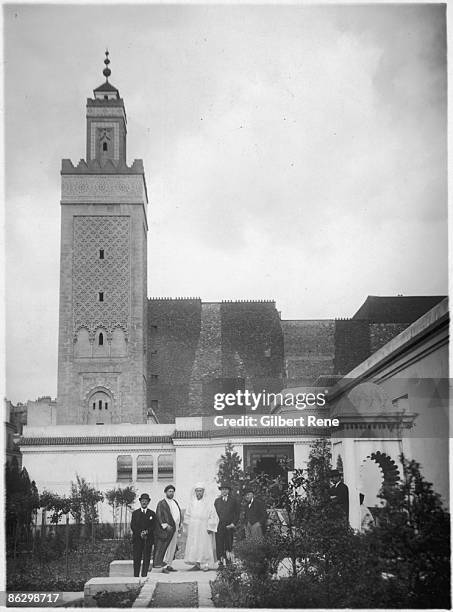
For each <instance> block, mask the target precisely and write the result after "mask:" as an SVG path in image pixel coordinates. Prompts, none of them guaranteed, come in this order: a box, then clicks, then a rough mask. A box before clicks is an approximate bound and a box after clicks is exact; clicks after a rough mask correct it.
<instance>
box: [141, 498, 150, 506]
mask: <svg viewBox="0 0 453 612" xmlns="http://www.w3.org/2000/svg"><path fill="white" fill-rule="evenodd" d="M148 504H149V499H146V498H143V499H141V500H140V506H141V507H142V508H147V507H148Z"/></svg>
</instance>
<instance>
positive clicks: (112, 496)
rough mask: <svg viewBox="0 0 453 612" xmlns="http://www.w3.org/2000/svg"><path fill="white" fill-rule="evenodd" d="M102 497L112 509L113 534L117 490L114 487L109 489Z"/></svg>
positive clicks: (116, 514) (116, 516)
mask: <svg viewBox="0 0 453 612" xmlns="http://www.w3.org/2000/svg"><path fill="white" fill-rule="evenodd" d="M104 497H105V499H106V500H107V503H108V504H109V506H111V508H112V518H113V530H114V532H115V525H116V522H117V519H118V489H117V488H116V487H114V488H113V489H109V490H108V491H106V492H105V494H104Z"/></svg>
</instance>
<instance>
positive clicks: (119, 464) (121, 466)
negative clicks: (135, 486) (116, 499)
mask: <svg viewBox="0 0 453 612" xmlns="http://www.w3.org/2000/svg"><path fill="white" fill-rule="evenodd" d="M116 479H117V480H118V481H121V482H132V457H131V455H118V457H117V458H116Z"/></svg>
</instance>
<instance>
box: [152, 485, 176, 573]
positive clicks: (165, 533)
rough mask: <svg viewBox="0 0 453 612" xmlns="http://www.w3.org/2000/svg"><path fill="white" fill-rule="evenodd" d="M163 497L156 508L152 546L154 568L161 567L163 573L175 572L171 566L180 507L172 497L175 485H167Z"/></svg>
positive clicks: (174, 551) (174, 552)
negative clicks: (154, 538) (154, 539)
mask: <svg viewBox="0 0 453 612" xmlns="http://www.w3.org/2000/svg"><path fill="white" fill-rule="evenodd" d="M164 493H165V497H164V499H161V500H160V502H159V503H158V504H157V508H156V516H157V521H156V531H155V537H156V544H155V546H154V560H153V567H154V568H157V569H159V568H163V569H162V573H163V574H169V573H170V572H176V571H178V570H175V569H174V568H173V567H172V565H171V564H172V562H173V559H174V558H175V554H176V543H177V540H178V533H179V527H180V524H181V509H180V507H179V504H178V502H177V501H176V500H175V499H174V495H175V487H174V486H173V485H171V484H170V485H167V486H166V487H165V489H164Z"/></svg>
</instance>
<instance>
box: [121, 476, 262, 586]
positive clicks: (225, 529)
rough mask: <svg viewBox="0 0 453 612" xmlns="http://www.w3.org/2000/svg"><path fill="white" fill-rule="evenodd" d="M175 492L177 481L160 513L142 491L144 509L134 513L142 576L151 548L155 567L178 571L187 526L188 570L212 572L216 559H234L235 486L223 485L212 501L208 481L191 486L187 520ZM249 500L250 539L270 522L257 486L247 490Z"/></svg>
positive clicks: (134, 540)
mask: <svg viewBox="0 0 453 612" xmlns="http://www.w3.org/2000/svg"><path fill="white" fill-rule="evenodd" d="M175 490H176V489H175V487H174V486H173V485H167V486H166V487H165V489H164V493H165V497H164V499H162V500H160V501H159V503H158V504H157V507H156V511H155V512H154V511H153V510H150V509H149V508H148V506H149V503H150V501H151V500H150V497H149V495H148V494H147V493H142V495H140V498H139V501H140V506H141V507H140V508H138V509H137V510H135V511H134V512H133V513H132V520H131V531H132V545H133V560H134V576H136V577H138V576H139V575H140V566H141V575H142V576H143V577H144V576H146V575H147V574H148V571H149V567H150V562H151V551H152V550H153V569H157V570H158V571H162V572H163V573H165V574H168V573H170V572H176V571H177V570H176V569H175V568H174V567H173V566H172V563H173V560H174V558H175V555H176V551H177V540H178V535H180V534H181V532H182V529H183V525H185V526H186V528H187V540H186V548H185V556H184V561H185V562H186V563H187V564H190V565H192V567H191V568H190V570H189V571H197V570H204V571H208V570H209V569H212V568H213V566H214V563H215V562H216V561H218V562H219V564H225V563H229V562H230V561H231V558H232V549H233V538H234V531H235V529H236V527H237V525H238V522H239V516H240V501H239V499H238V498H237V497H236V496H235V495H233V494H232V490H231V485H230V484H229V483H228V482H223V483H221V484H220V486H219V490H220V495H219V497H217V498H216V500H215V501H214V503H212V501H211V500H209V498H208V496H207V495H206V494H205V491H206V487H205V485H204V484H203V483H201V482H199V483H197V484H196V485H195V486H194V487H193V489H192V492H191V497H190V502H189V504H188V507H187V509H186V511H185V514H184V518H182V513H181V508H180V506H179V504H178V502H177V501H176V500H175V498H174V495H175ZM244 502H245V507H244V513H245V516H244V519H245V532H246V533H245V535H246V538H259V537H262V536H263V534H264V530H265V528H266V522H267V512H266V508H265V505H264V503H263V502H262V501H261V500H260V499H258V498H256V497H255V495H254V493H253V491H252V490H247V491H246V492H245V494H244Z"/></svg>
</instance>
